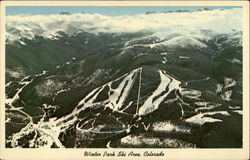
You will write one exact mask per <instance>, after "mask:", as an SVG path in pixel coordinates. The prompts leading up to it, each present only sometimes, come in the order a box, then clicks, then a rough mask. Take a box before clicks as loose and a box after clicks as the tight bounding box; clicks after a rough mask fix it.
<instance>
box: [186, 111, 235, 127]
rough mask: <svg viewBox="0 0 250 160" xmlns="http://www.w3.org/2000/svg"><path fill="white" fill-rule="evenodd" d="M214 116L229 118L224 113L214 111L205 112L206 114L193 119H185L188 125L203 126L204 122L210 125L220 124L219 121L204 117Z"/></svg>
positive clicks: (200, 114) (227, 114) (226, 113)
mask: <svg viewBox="0 0 250 160" xmlns="http://www.w3.org/2000/svg"><path fill="white" fill-rule="evenodd" d="M215 114H221V115H224V116H229V115H230V114H229V113H228V112H226V111H216V112H206V113H199V114H197V115H195V116H193V117H190V118H188V119H186V120H185V121H186V122H189V123H194V124H199V125H203V124H204V123H206V122H209V123H212V122H222V120H220V119H216V118H212V117H206V116H209V115H215Z"/></svg>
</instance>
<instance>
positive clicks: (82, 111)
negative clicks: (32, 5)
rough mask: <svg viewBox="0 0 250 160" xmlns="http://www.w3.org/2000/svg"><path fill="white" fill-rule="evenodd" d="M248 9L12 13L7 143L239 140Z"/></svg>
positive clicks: (173, 144)
mask: <svg viewBox="0 0 250 160" xmlns="http://www.w3.org/2000/svg"><path fill="white" fill-rule="evenodd" d="M241 14H242V10H241V9H228V10H201V11H194V12H166V13H154V14H140V15H134V16H119V17H109V16H104V15H98V14H93V15H90V14H58V15H47V16H45V15H18V16H8V17H7V21H6V30H7V35H6V93H5V94H6V109H5V112H6V147H28V148H29V147H35V148H37V147H47V148H51V147H52V148H53V147H56V148H57V147H60V148H63V147H66V148H73V147H79V148H83V147H95V148H96V147H166V148H190V147H191V148H195V147H198V148H200V147H202V148H206V147H226V148H228V147H237V148H239V147H241V146H242V107H243V106H242V20H241ZM228 17H230V19H231V20H229V19H228ZM221 141H223V143H220V142H221Z"/></svg>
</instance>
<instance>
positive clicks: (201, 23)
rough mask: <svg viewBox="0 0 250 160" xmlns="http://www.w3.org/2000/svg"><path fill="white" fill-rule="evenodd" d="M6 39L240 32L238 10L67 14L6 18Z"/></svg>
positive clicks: (160, 36) (162, 36) (195, 34)
mask: <svg viewBox="0 0 250 160" xmlns="http://www.w3.org/2000/svg"><path fill="white" fill-rule="evenodd" d="M6 30H7V36H6V39H7V40H8V41H9V42H13V41H15V40H19V39H20V38H21V37H25V38H28V39H32V38H34V36H35V35H39V36H43V37H45V38H52V37H53V36H57V35H58V33H57V32H58V31H63V32H65V33H66V34H69V35H73V34H75V33H77V32H79V31H81V30H84V31H87V32H91V33H100V32H105V33H126V32H138V31H150V32H153V33H155V36H157V37H159V38H162V39H164V37H166V36H167V35H171V34H173V33H175V34H176V33H177V34H180V35H192V37H198V38H208V37H209V36H208V35H207V34H205V32H203V31H204V30H207V31H211V32H212V33H215V34H218V33H230V32H232V30H237V31H242V9H241V8H234V9H228V10H220V9H216V10H210V11H195V12H172V13H155V14H148V15H146V14H139V15H132V16H114V17H112V16H105V15H100V14H71V15H58V14H54V15H17V16H7V18H6Z"/></svg>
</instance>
